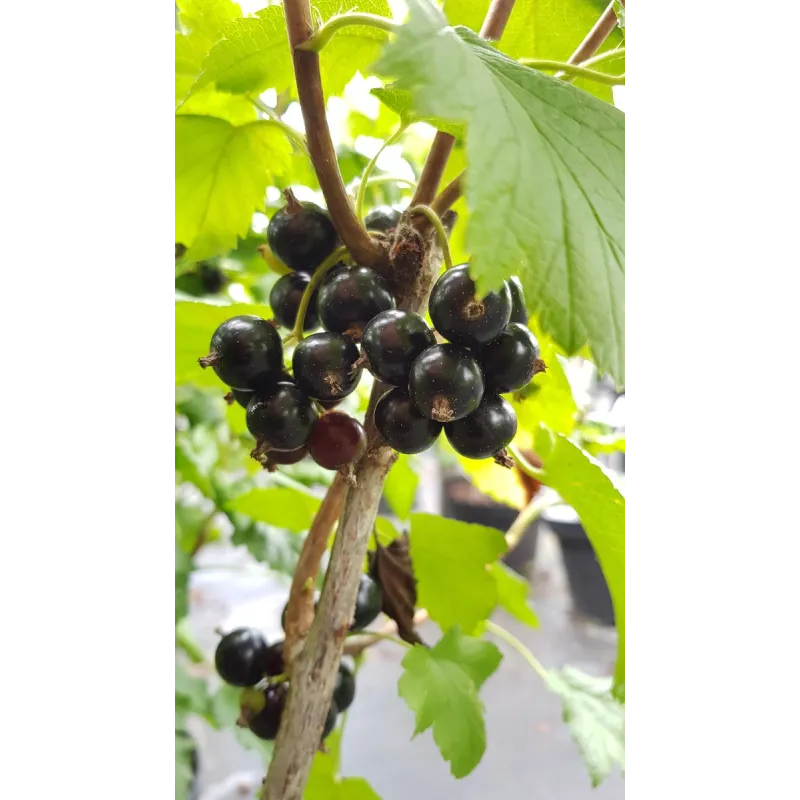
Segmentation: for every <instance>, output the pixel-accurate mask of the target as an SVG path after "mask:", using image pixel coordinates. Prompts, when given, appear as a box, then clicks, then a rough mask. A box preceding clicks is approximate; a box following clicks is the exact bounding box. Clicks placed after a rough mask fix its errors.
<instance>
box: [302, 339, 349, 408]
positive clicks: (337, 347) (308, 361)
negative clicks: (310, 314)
mask: <svg viewBox="0 0 800 800" xmlns="http://www.w3.org/2000/svg"><path fill="white" fill-rule="evenodd" d="M358 358H359V352H358V347H356V344H355V342H354V341H353V340H352V339H351V338H350V337H349V336H345V335H344V334H343V333H327V332H326V333H314V334H312V335H311V336H309V337H308V338H306V339H303V341H302V342H300V344H298V345H297V347H296V348H295V351H294V354H293V355H292V370H293V372H294V379H295V381H296V382H297V385H298V386H299V387H300V388H301V389H302V390H303V391H304V392H305V393H306V394H307V395H308V396H309V397H314V398H316V399H317V400H341V399H342V398H343V397H346V396H347V395H348V394H350V393H351V392H352V391H353V390H354V389H355V388H356V386H358V382H359V381H360V380H361V373H362V372H363V368H362V367H358V368H357V369H355V370H354V369H353V367H354V365H355V363H356V361H358Z"/></svg>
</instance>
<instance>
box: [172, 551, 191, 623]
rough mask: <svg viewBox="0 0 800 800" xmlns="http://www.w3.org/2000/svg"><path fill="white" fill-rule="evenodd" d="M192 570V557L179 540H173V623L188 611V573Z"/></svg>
mask: <svg viewBox="0 0 800 800" xmlns="http://www.w3.org/2000/svg"><path fill="white" fill-rule="evenodd" d="M191 571H192V559H191V557H190V556H189V555H188V554H187V553H186V552H185V551H184V550H183V548H182V547H181V546H180V543H179V542H177V541H176V542H175V623H176V624H177V623H178V621H179V620H182V619H183V618H184V617H185V616H186V615H187V614H188V613H189V574H190V573H191Z"/></svg>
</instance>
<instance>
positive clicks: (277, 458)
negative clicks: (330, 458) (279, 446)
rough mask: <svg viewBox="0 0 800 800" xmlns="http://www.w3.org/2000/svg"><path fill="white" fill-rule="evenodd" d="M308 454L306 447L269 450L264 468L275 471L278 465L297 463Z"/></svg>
mask: <svg viewBox="0 0 800 800" xmlns="http://www.w3.org/2000/svg"><path fill="white" fill-rule="evenodd" d="M307 455H308V448H307V447H298V448H297V450H286V451H283V450H269V451H267V458H266V460H265V461H264V469H266V470H268V471H269V472H275V471H276V469H277V468H278V467H279V466H288V465H289V464H297V463H299V462H300V461H302V460H303V459H304V458H305V457H306V456H307Z"/></svg>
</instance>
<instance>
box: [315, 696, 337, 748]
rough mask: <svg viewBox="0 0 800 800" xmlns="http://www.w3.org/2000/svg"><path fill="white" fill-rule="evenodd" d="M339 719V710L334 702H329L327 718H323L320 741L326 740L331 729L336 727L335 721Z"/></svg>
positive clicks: (331, 731)
mask: <svg viewBox="0 0 800 800" xmlns="http://www.w3.org/2000/svg"><path fill="white" fill-rule="evenodd" d="M338 717H339V709H338V708H337V707H336V703H335V702H331V707H330V709H328V716H327V717H325V725H324V726H323V728H322V736H321V737H320V738H321V739H327V738H328V736H330V734H331V733H333V729H334V728H335V727H336V720H337V719H338Z"/></svg>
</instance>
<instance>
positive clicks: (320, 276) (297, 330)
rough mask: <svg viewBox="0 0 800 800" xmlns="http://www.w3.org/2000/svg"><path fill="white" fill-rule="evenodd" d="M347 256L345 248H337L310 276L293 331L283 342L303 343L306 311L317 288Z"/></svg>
mask: <svg viewBox="0 0 800 800" xmlns="http://www.w3.org/2000/svg"><path fill="white" fill-rule="evenodd" d="M346 255H347V248H346V247H339V248H337V249H336V250H334V251H333V252H332V253H331V254H330V255H329V256H328V257H327V258H326V259H325V260H324V261H323V262H322V263H321V264H320V265H319V267H318V268H317V270H316V271H315V272H314V274H313V275H312V276H311V282H310V283H309V284H308V286H306V290H305V292H303V299H302V300H301V301H300V307H299V308H298V309H297V318H296V319H295V323H294V330H293V331H292V332H291V333H290V334H289V336H287V337H286V339H285V340H284V341H288V340H289V339H291V340H293V341H296V342H302V341H303V323H304V322H305V318H306V312H307V311H308V306H309V303H310V302H311V298H312V297H313V296H314V292H315V291H316V290H317V287H318V286H319V285H320V284H321V283H322V281H323V280H324V278H325V276H326V275H327V274H328V272H329V271H330V270H331V269H333V267H335V266H336V265H337V264H338V263H339V262H340V261H341V260H342V259H343V258H344V257H345V256H346Z"/></svg>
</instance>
